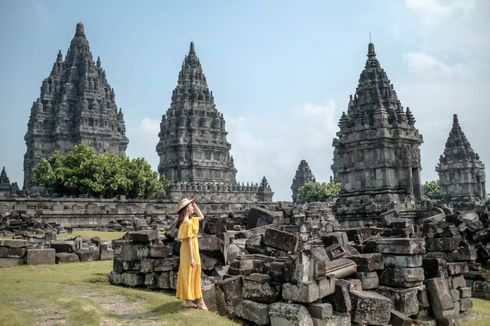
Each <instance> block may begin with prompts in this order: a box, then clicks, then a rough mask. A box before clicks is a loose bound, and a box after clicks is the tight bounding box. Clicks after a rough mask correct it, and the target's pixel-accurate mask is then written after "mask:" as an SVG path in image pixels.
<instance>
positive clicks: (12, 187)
mask: <svg viewBox="0 0 490 326" xmlns="http://www.w3.org/2000/svg"><path fill="white" fill-rule="evenodd" d="M18 193H19V187H18V186H17V182H14V183H10V179H9V177H8V176H7V172H6V171H5V166H4V167H3V168H2V172H1V173H0V198H8V197H14V196H17V194H18Z"/></svg>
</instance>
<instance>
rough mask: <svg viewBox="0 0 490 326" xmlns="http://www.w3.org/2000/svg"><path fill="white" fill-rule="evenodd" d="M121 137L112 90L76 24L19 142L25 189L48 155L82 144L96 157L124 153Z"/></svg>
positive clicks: (125, 142)
mask: <svg viewBox="0 0 490 326" xmlns="http://www.w3.org/2000/svg"><path fill="white" fill-rule="evenodd" d="M125 132H126V130H125V125H124V117H123V114H122V112H121V109H120V108H119V109H118V107H117V105H116V101H115V96H114V89H113V88H111V86H110V85H109V83H108V82H107V79H106V74H105V71H104V69H102V66H101V63H100V58H97V62H94V60H93V58H92V53H91V52H90V47H89V43H88V40H87V38H86V36H85V31H84V27H83V25H82V24H81V23H78V24H77V27H76V32H75V36H74V37H73V39H72V41H71V44H70V48H69V49H68V52H67V54H66V57H65V58H64V59H63V56H62V54H61V51H59V52H58V55H57V57H56V61H55V63H54V65H53V69H52V70H51V73H50V75H49V77H48V78H46V79H44V80H43V83H42V86H41V96H40V97H39V98H38V99H37V100H36V101H35V102H34V103H33V105H32V109H31V115H30V118H29V123H28V130H27V133H26V135H25V137H24V139H25V141H26V144H27V152H26V154H25V156H24V190H28V189H29V188H30V187H31V185H32V174H31V173H32V168H33V167H34V166H35V165H36V164H37V163H38V162H39V161H40V160H41V158H44V157H47V156H49V155H50V154H51V153H52V152H53V151H59V152H60V153H62V154H63V153H65V152H67V151H69V150H70V149H72V148H73V146H75V145H77V144H80V143H83V144H85V145H88V146H91V147H93V148H94V149H95V151H96V152H97V153H107V152H110V153H125V151H126V147H127V145H128V139H127V138H126V136H125Z"/></svg>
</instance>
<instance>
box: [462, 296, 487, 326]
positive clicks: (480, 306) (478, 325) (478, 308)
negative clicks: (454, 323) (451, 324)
mask: <svg viewBox="0 0 490 326" xmlns="http://www.w3.org/2000/svg"><path fill="white" fill-rule="evenodd" d="M473 312H474V316H472V318H471V320H469V321H468V322H465V323H462V326H488V325H490V301H489V300H482V299H473Z"/></svg>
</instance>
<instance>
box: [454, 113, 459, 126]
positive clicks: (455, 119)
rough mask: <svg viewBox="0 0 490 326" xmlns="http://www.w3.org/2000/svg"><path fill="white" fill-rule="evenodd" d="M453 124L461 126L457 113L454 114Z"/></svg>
mask: <svg viewBox="0 0 490 326" xmlns="http://www.w3.org/2000/svg"><path fill="white" fill-rule="evenodd" d="M453 123H455V124H459V120H458V115H457V114H456V113H455V114H453Z"/></svg>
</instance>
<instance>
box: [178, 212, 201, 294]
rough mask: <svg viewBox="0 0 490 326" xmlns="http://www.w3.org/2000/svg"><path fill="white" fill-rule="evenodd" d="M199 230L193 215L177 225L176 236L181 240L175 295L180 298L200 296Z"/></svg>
mask: <svg viewBox="0 0 490 326" xmlns="http://www.w3.org/2000/svg"><path fill="white" fill-rule="evenodd" d="M198 232H199V218H198V217H197V216H194V217H192V218H191V220H190V222H188V223H182V224H181V225H180V227H179V233H178V235H177V237H178V238H179V240H180V241H181V242H182V243H181V245H180V263H179V273H178V275H177V292H176V294H175V295H176V296H177V298H179V299H182V300H196V299H200V298H201V297H202V292H201V257H200V256H199V243H198V241H197V233H198ZM188 238H191V239H192V240H191V241H192V251H193V256H194V262H195V263H196V265H195V266H194V267H191V262H190V254H189V251H190V248H189V242H188V241H187V240H186V239H188ZM184 240H185V241H184Z"/></svg>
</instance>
